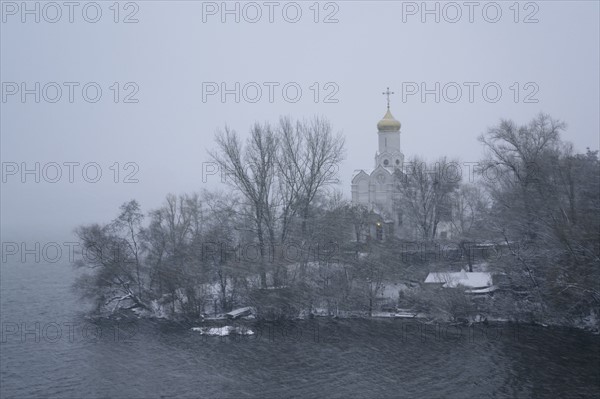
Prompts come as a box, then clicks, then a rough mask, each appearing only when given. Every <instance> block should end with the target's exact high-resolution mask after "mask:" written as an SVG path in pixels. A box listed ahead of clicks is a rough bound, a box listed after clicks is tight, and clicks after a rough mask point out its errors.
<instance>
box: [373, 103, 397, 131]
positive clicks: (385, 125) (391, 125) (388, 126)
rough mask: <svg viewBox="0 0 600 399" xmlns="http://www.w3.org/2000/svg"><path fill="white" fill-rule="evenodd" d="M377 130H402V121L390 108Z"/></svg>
mask: <svg viewBox="0 0 600 399" xmlns="http://www.w3.org/2000/svg"><path fill="white" fill-rule="evenodd" d="M377 130H379V131H380V132H397V131H399V130H400V122H399V121H397V120H396V118H394V116H393V115H392V113H391V112H390V109H389V108H388V110H387V112H386V113H385V115H384V116H383V119H382V120H380V121H379V122H378V123H377Z"/></svg>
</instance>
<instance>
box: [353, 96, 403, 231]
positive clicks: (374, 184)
mask: <svg viewBox="0 0 600 399" xmlns="http://www.w3.org/2000/svg"><path fill="white" fill-rule="evenodd" d="M383 94H385V95H386V96H387V112H386V113H385V115H384V116H383V119H381V120H380V121H379V122H378V123H377V136H378V139H377V140H378V143H379V149H378V151H377V152H376V153H375V160H374V161H375V162H374V165H373V169H359V170H356V171H355V172H354V174H353V176H352V203H353V204H355V205H364V206H366V207H367V208H368V209H369V210H371V211H372V212H373V213H374V214H375V215H377V217H376V219H377V220H376V221H375V222H374V223H372V226H370V231H369V233H368V235H369V236H371V237H373V238H377V239H379V240H381V239H383V238H385V237H387V236H394V235H395V236H400V235H401V232H402V230H403V228H402V227H403V226H402V211H401V209H399V207H398V201H397V198H398V191H397V188H396V185H395V184H394V170H396V169H398V170H402V165H403V163H404V154H402V150H401V147H400V128H401V125H400V122H399V121H398V120H396V118H394V116H393V115H392V113H391V111H390V94H394V93H393V92H390V90H389V88H388V89H387V90H386V91H385V92H384V93H383Z"/></svg>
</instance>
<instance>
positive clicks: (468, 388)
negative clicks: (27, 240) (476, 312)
mask: <svg viewBox="0 0 600 399" xmlns="http://www.w3.org/2000/svg"><path fill="white" fill-rule="evenodd" d="M1 267H2V268H1V276H0V278H1V289H2V291H1V298H0V299H1V308H0V310H1V322H2V343H1V344H0V350H1V368H0V373H1V381H0V397H1V398H2V399H5V398H29V397H67V398H83V397H85V398H94V397H119V398H120V397H128V398H158V397H165V398H168V397H209V398H210V397H214V398H220V397H223V398H245V397H267V398H271V397H272V398H283V397H302V398H310V397H334V398H335V397H337V398H350V397H356V398H379V397H411V398H413V397H422V398H434V397H440V398H466V397H473V398H486V397H499V398H500V397H510V398H512V397H534V398H540V397H542V398H543V397H549V398H566V397H568V398H571V397H573V398H581V397H599V396H600V373H599V370H600V363H599V362H600V360H599V359H600V349H599V348H600V337H598V336H594V335H591V334H588V333H583V332H579V331H572V330H567V329H549V328H542V327H531V326H524V325H520V326H517V325H495V326H489V327H487V328H484V327H481V328H477V329H475V330H473V329H467V328H464V327H462V328H459V327H452V326H436V325H429V326H426V327H424V326H423V325H419V324H417V323H410V322H401V321H399V320H338V321H336V320H325V319H320V320H312V321H306V322H300V323H295V324H288V325H263V326H262V327H261V329H260V330H257V334H256V335H254V336H252V337H247V338H244V339H242V338H237V339H232V338H206V337H203V336H200V335H199V334H198V333H195V332H192V331H190V330H189V329H188V328H187V326H178V325H173V324H166V323H154V322H150V321H138V322H135V321H121V322H102V323H97V322H93V321H91V320H87V319H85V318H84V317H83V315H82V313H81V312H80V310H79V308H78V302H77V298H76V297H75V296H74V294H72V293H71V292H70V289H69V287H70V285H71V283H72V279H73V277H72V270H71V268H70V266H65V265H22V264H3V265H2V266H1ZM36 322H38V323H39V328H37V327H36V324H35V323H36ZM22 323H25V325H22ZM23 327H25V328H26V329H28V330H31V332H30V333H28V334H26V335H22V334H21V333H20V330H21V329H23ZM59 329H60V335H59ZM36 341H37V342H36Z"/></svg>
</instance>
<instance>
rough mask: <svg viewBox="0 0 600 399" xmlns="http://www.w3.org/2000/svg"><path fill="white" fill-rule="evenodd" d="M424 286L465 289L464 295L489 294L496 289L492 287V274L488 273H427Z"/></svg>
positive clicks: (463, 271)
mask: <svg viewBox="0 0 600 399" xmlns="http://www.w3.org/2000/svg"><path fill="white" fill-rule="evenodd" d="M425 284H430V285H437V286H441V287H442V288H458V287H463V288H466V290H465V293H466V294H490V293H492V292H494V291H496V290H497V289H498V287H496V286H495V285H494V279H493V275H492V273H489V272H467V271H465V270H462V271H460V272H435V273H429V274H428V275H427V278H425Z"/></svg>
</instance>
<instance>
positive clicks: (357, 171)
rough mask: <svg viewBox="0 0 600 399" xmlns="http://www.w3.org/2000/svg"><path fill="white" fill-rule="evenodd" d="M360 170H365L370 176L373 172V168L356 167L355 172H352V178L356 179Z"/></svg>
mask: <svg viewBox="0 0 600 399" xmlns="http://www.w3.org/2000/svg"><path fill="white" fill-rule="evenodd" d="M360 172H364V173H366V174H367V175H368V176H370V175H371V172H373V169H354V172H352V179H354V178H355V177H356V176H358V174H360Z"/></svg>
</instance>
